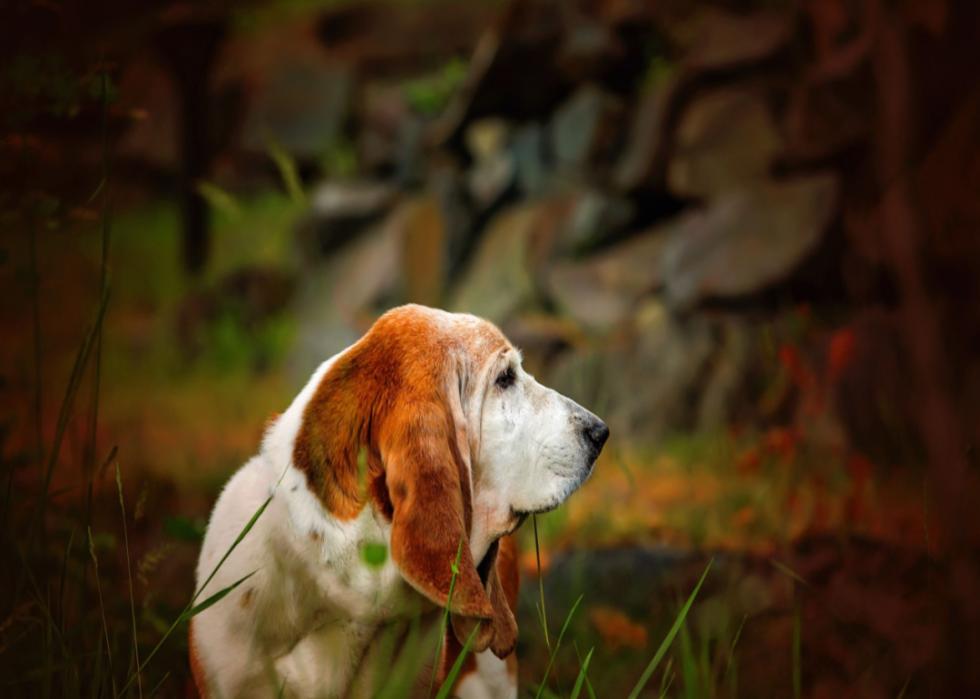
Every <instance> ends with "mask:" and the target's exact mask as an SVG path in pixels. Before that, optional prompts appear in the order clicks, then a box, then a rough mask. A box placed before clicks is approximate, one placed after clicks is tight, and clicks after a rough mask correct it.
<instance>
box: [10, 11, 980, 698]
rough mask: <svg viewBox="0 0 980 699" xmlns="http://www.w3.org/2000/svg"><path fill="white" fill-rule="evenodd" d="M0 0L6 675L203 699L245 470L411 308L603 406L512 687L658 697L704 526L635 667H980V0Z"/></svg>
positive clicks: (925, 689)
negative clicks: (195, 617) (209, 581)
mask: <svg viewBox="0 0 980 699" xmlns="http://www.w3.org/2000/svg"><path fill="white" fill-rule="evenodd" d="M0 13H2V14H0V27H2V28H0V36H2V43H0V222H2V225H0V299H2V301H0V328H2V331H0V335H2V338H3V340H2V342H0V358H2V361H0V449H2V452H0V454H2V473H0V476H2V479H0V503H2V512H0V516H2V517H3V523H4V527H3V547H2V556H3V559H4V560H3V565H2V566H0V567H2V572H0V579H2V587H0V589H2V594H0V685H2V688H0V694H2V695H3V696H32V697H40V696H82V695H85V696H114V695H118V694H123V695H136V693H137V690H139V694H140V695H141V696H142V695H144V694H145V695H147V696H150V695H151V693H152V694H153V695H155V696H185V695H187V693H188V692H189V689H188V687H189V684H188V676H189V671H188V667H187V662H186V640H185V637H186V632H185V627H184V625H183V624H182V623H180V624H177V625H176V626H172V623H173V622H174V620H175V619H179V616H180V614H181V610H182V609H184V605H185V604H186V603H187V600H188V599H189V598H190V596H191V593H192V587H193V579H192V577H193V575H192V571H193V568H194V562H195V560H196V556H197V547H198V544H199V541H200V539H201V536H202V533H203V529H204V526H205V524H206V518H207V515H208V512H209V510H210V506H211V504H212V503H213V501H214V499H215V497H216V495H217V493H218V490H219V488H220V487H221V485H222V484H223V483H224V481H225V480H226V479H227V478H228V477H229V475H230V474H231V473H232V472H233V471H234V470H235V469H236V468H237V467H238V466H239V465H240V464H242V463H243V461H244V460H245V459H247V458H248V457H249V456H251V455H252V454H253V453H255V452H256V450H257V448H258V445H259V440H260V437H261V434H262V430H263V425H264V424H265V422H266V420H267V419H268V418H269V417H270V416H271V415H272V414H274V413H277V412H279V411H281V410H282V409H284V407H285V406H286V405H288V403H289V402H290V400H291V399H292V397H293V396H294V394H295V392H296V391H297V390H298V388H299V387H300V386H301V385H302V384H303V383H304V382H305V381H306V379H307V377H308V376H309V374H310V373H311V372H312V370H313V368H314V367H315V366H316V365H317V364H318V363H319V362H320V361H321V360H323V359H324V358H326V357H328V356H329V355H331V354H333V353H334V352H336V351H338V350H340V349H342V348H343V347H345V346H347V345H348V344H349V343H350V342H352V341H353V340H355V339H356V338H357V337H359V336H360V335H361V334H362V333H363V332H364V331H365V330H366V329H367V328H368V327H369V326H370V324H371V323H372V321H373V320H374V318H376V317H377V316H378V315H379V314H380V313H381V312H383V311H384V310H385V309H387V308H390V307H391V306H393V305H397V304H400V303H404V302H409V301H413V302H419V303H424V304H429V305H436V306H441V307H444V308H447V309H450V310H459V311H468V312H472V313H475V314H478V315H481V316H484V317H486V318H488V319H490V320H493V321H494V322H496V323H498V324H499V326H500V327H501V328H502V330H503V331H504V332H505V333H506V334H507V335H508V336H509V337H510V338H511V339H512V340H513V341H514V343H515V344H517V345H518V346H520V347H521V348H522V350H523V352H524V356H525V365H526V367H527V368H528V369H529V371H531V372H532V373H533V374H535V375H536V377H537V378H538V379H539V380H541V381H542V382H543V383H546V384H548V385H551V386H553V387H555V388H556V389H558V390H560V391H562V392H564V393H566V394H568V395H569V396H571V397H573V398H574V399H575V400H577V401H579V402H581V403H583V404H584V405H586V406H587V407H589V408H590V409H592V410H593V411H594V412H596V413H598V414H599V415H600V416H602V417H603V418H604V419H606V420H607V422H608V423H609V424H610V426H611V429H612V435H613V436H612V439H611V440H610V442H609V444H608V446H607V447H606V450H605V452H604V453H603V455H602V458H601V459H600V463H599V465H598V467H597V470H596V472H595V474H594V475H593V477H592V478H591V480H590V481H589V482H588V483H587V484H586V485H585V486H584V487H583V488H582V490H581V491H579V493H577V494H576V495H575V496H574V497H572V498H571V500H570V501H569V502H568V503H567V504H566V505H565V506H563V507H562V508H560V509H559V510H558V511H556V512H553V513H551V514H548V515H545V516H542V517H539V518H538V519H537V522H536V526H537V534H538V545H539V549H540V551H539V553H538V552H536V550H535V542H534V536H533V533H534V532H533V528H532V523H531V522H528V523H527V525H525V527H524V529H523V530H522V532H521V537H520V538H521V541H522V550H523V553H522V559H521V560H522V571H523V590H522V601H521V614H520V619H519V621H520V625H521V640H520V644H519V646H518V652H519V655H520V658H521V670H520V673H521V687H522V690H521V691H522V696H525V695H528V696H530V695H533V693H534V692H535V691H537V688H538V685H539V684H542V683H544V684H545V685H546V690H545V692H543V694H544V695H545V696H550V695H554V696H567V695H568V693H569V692H570V691H571V689H572V685H573V684H574V682H575V679H576V677H577V675H578V673H579V669H580V667H581V665H582V663H583V661H584V659H585V657H586V655H588V654H589V652H590V651H592V658H591V662H590V665H589V669H588V678H589V681H588V683H587V685H586V687H585V689H584V690H583V696H584V695H585V694H590V695H591V696H601V697H619V696H625V695H626V694H627V692H628V691H629V690H630V688H632V687H633V686H634V684H635V683H636V681H637V679H638V677H639V676H640V673H641V672H642V670H643V668H644V667H645V666H646V665H647V663H648V662H649V660H650V659H651V657H653V655H654V653H655V652H656V650H657V649H658V647H659V646H660V644H661V642H662V641H663V639H664V638H665V635H666V634H667V631H668V629H669V628H670V627H671V625H672V624H673V623H674V620H675V619H676V618H677V613H678V610H679V609H680V608H681V604H682V603H683V602H684V600H685V599H686V598H687V596H688V595H689V594H690V592H691V590H692V588H693V586H694V583H695V582H696V581H697V580H698V579H699V577H700V574H701V573H702V572H703V571H704V569H705V566H706V564H707V562H708V560H709V559H713V563H712V566H711V569H710V571H709V572H708V575H707V577H706V578H705V582H704V585H703V587H702V588H701V589H700V591H699V593H698V596H697V599H696V601H695V603H694V605H693V606H692V607H691V609H690V612H689V614H688V615H687V617H686V620H685V621H684V624H683V625H682V628H681V629H680V631H679V633H678V635H677V637H676V639H675V640H674V642H673V644H672V645H671V646H670V648H669V650H668V651H667V653H666V655H665V656H664V657H663V659H662V660H661V661H660V662H659V664H658V665H657V667H656V670H655V672H654V674H653V676H652V678H651V680H650V682H649V684H648V685H647V687H646V689H645V690H644V692H643V694H642V696H651V697H652V696H669V697H735V696H740V697H770V696H771V697H791V696H808V697H845V696H854V697H953V696H970V695H972V696H977V695H978V693H980V598H978V594H977V593H978V592H980V557H978V556H977V544H978V540H980V539H978V534H980V523H978V521H977V517H976V512H977V509H976V508H977V505H978V501H977V494H978V479H977V454H976V438H977V435H978V433H980V322H978V321H980V303H978V301H980V275H978V272H980V238H978V235H977V232H978V229H980V84H978V81H977V77H976V67H977V65H980V41H978V39H980V36H978V28H980V17H978V15H980V6H978V4H977V3H976V2H974V1H973V0H717V1H710V2H709V1H707V0H705V1H702V2H684V1H682V0H662V1H661V0H656V1H655V0H646V1H644V0H466V1H464V0H455V1H454V0H389V1H387V2H375V1H373V0H364V1H360V2H358V1H352V0H347V1H344V0H271V1H269V2H258V1H252V2H221V1H215V2H175V1H171V0H152V1H150V2H139V3H132V2H118V1H115V0H96V1H95V2H81V1H80V0H10V1H9V2H7V3H5V4H4V8H3V9H2V10H0ZM579 595H583V597H582V601H581V603H580V605H579V606H578V607H577V608H576V609H575V612H574V614H573V615H572V616H571V617H569V618H568V630H567V632H566V633H565V635H564V637H563V640H562V642H561V643H562V645H561V646H560V647H558V648H557V651H556V652H555V653H554V667H553V668H552V669H551V671H550V674H547V675H546V666H547V665H548V660H549V656H550V654H551V652H550V650H549V648H555V647H556V641H557V636H558V634H559V630H560V628H561V626H562V624H563V622H564V620H566V616H567V615H568V614H569V612H570V610H571V609H572V608H573V605H574V603H575V600H576V599H577V598H578V597H579ZM542 606H543V609H542ZM543 626H547V627H548V633H547V634H545V632H544V629H543ZM134 641H135V642H134ZM151 651H152V653H151ZM139 663H142V664H143V665H145V668H144V671H143V672H142V673H141V675H140V682H139V683H138V685H139V686H137V684H134V683H132V681H131V680H132V678H133V675H134V671H135V668H136V666H137V664H139ZM127 680H129V684H128V686H127ZM548 693H551V694H548Z"/></svg>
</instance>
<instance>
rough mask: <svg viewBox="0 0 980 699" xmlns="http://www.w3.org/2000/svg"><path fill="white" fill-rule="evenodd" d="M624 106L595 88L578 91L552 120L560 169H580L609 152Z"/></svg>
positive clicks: (552, 140)
mask: <svg viewBox="0 0 980 699" xmlns="http://www.w3.org/2000/svg"><path fill="white" fill-rule="evenodd" d="M621 113H622V106H621V104H620V103H619V100H617V99H616V98H615V97H613V96H612V95H609V94H607V93H605V92H603V91H602V90H601V89H599V88H598V87H596V86H595V85H592V84H588V85H584V86H583V87H581V88H579V89H578V90H576V91H575V93H574V94H573V95H572V96H571V97H570V98H569V99H568V100H567V101H566V102H564V103H563V104H562V105H561V106H560V107H559V108H558V109H557V110H555V113H554V115H553V116H552V118H551V125H550V129H549V131H550V133H549V136H550V143H551V150H552V152H553V153H554V157H555V161H556V165H557V167H558V168H559V169H564V170H570V171H574V170H578V169H580V168H583V167H585V166H586V165H588V164H589V163H590V162H592V161H593V160H594V159H596V158H597V157H598V156H599V155H600V154H602V153H604V152H606V151H609V149H610V147H611V145H612V144H613V142H614V140H615V137H616V135H617V133H616V132H617V128H616V126H617V125H616V121H617V120H618V119H617V117H618V116H620V115H621Z"/></svg>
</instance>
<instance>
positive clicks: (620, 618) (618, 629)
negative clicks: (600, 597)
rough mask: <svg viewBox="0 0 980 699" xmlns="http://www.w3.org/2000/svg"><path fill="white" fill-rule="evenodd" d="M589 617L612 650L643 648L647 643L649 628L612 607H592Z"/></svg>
mask: <svg viewBox="0 0 980 699" xmlns="http://www.w3.org/2000/svg"><path fill="white" fill-rule="evenodd" d="M589 619H590V620H591V621H592V625H593V626H595V628H596V631H598V632H599V635H600V636H602V639H603V640H604V641H605V642H606V645H607V646H609V649H610V650H613V651H615V650H618V649H620V648H643V647H644V646H646V644H647V630H646V628H644V627H643V626H641V625H640V624H637V623H636V622H635V621H633V620H632V619H630V618H629V617H628V616H626V615H625V614H623V613H622V612H621V611H619V610H618V609H614V608H612V607H604V606H598V607H592V609H590V610H589Z"/></svg>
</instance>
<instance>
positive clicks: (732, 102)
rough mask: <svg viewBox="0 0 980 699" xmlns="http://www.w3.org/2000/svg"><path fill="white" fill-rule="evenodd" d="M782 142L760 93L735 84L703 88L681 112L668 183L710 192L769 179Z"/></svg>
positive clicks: (690, 192)
mask: <svg viewBox="0 0 980 699" xmlns="http://www.w3.org/2000/svg"><path fill="white" fill-rule="evenodd" d="M781 145H782V144H781V139H780V137H779V133H778V132H777V130H776V126H775V124H774V123H773V120H772V117H771V116H770V113H769V109H768V107H767V106H766V104H765V102H764V101H763V99H762V98H761V97H760V96H759V95H756V94H754V93H752V92H749V91H745V90H739V89H735V88H729V89H723V90H717V91H712V92H708V93H705V94H703V95H702V96H701V97H699V98H697V99H696V100H695V101H694V102H693V103H691V104H690V105H689V106H688V107H687V109H686V110H685V111H684V113H683V115H682V117H681V122H680V125H679V127H678V128H677V132H676V134H675V136H674V146H673V149H672V154H671V159H670V163H669V165H668V169H667V184H668V186H669V187H670V190H671V191H672V192H674V193H676V194H680V195H682V196H688V197H710V196H712V195H715V194H719V193H722V192H725V191H727V190H730V189H732V188H736V187H741V186H744V185H745V184H746V183H750V182H755V181H758V180H762V179H766V178H767V177H768V175H769V170H770V165H771V163H772V160H773V158H774V157H775V156H776V154H777V153H778V152H779V150H780V147H781Z"/></svg>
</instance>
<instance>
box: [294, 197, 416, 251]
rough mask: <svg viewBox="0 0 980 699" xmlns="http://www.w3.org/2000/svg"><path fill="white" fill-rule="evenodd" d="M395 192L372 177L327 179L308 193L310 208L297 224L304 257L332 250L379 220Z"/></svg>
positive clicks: (388, 207)
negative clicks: (363, 179)
mask: <svg viewBox="0 0 980 699" xmlns="http://www.w3.org/2000/svg"><path fill="white" fill-rule="evenodd" d="M397 196H398V192H397V190H396V189H394V188H393V187H392V186H391V185H388V184H384V183H381V182H373V181H355V182H340V181H337V182H335V181H330V182H323V183H321V184H319V185H316V186H315V187H314V188H313V190H312V192H311V193H310V200H309V210H308V212H307V213H306V215H305V216H304V218H303V220H302V221H301V222H300V224H299V226H298V229H299V230H298V236H299V238H300V249H301V253H302V255H303V258H304V260H309V259H316V258H321V257H324V256H327V255H330V254H332V253H333V252H334V251H336V250H337V249H338V248H340V247H342V246H343V245H344V244H346V243H347V242H348V241H349V240H351V239H352V238H354V237H356V236H357V235H358V234H359V233H361V232H363V231H364V230H366V229H367V228H368V227H369V226H370V225H371V224H372V223H376V222H378V221H379V220H380V219H381V218H382V217H383V216H384V215H385V214H386V213H387V212H388V210H389V209H390V208H391V207H392V206H393V205H394V203H395V200H396V198H397Z"/></svg>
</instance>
